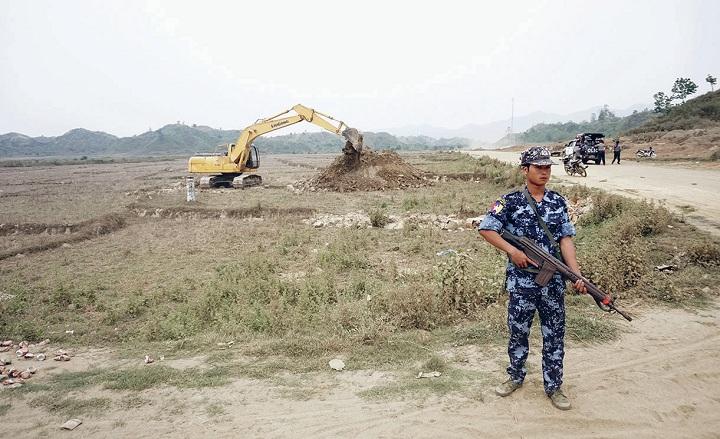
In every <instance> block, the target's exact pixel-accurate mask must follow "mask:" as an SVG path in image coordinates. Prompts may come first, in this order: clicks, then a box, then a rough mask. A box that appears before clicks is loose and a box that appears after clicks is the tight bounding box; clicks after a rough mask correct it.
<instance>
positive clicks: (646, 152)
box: [635, 149, 656, 159]
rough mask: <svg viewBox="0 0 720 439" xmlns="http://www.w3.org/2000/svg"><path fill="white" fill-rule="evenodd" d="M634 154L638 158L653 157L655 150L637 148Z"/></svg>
mask: <svg viewBox="0 0 720 439" xmlns="http://www.w3.org/2000/svg"><path fill="white" fill-rule="evenodd" d="M635 155H636V156H637V157H638V158H650V159H654V158H655V155H656V154H655V150H653V149H638V150H637V152H636V153H635Z"/></svg>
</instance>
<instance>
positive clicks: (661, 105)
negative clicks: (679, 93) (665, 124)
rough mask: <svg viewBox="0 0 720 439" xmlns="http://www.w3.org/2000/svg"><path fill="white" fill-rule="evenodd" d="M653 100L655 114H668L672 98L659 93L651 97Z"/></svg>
mask: <svg viewBox="0 0 720 439" xmlns="http://www.w3.org/2000/svg"><path fill="white" fill-rule="evenodd" d="M653 99H655V109H654V110H653V111H655V112H656V113H665V114H667V113H669V112H670V107H671V106H672V98H671V97H670V96H668V95H666V94H665V93H663V92H661V91H659V92H657V93H655V94H654V95H653Z"/></svg>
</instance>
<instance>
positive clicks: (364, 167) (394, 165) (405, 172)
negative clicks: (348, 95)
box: [303, 149, 430, 192]
mask: <svg viewBox="0 0 720 439" xmlns="http://www.w3.org/2000/svg"><path fill="white" fill-rule="evenodd" d="M429 184H430V182H429V181H428V180H427V178H426V176H425V174H424V173H423V172H422V171H420V170H419V169H416V168H415V167H413V166H411V165H409V164H408V163H406V162H405V161H404V160H403V159H402V158H400V156H399V155H398V154H397V153H395V152H392V151H383V152H376V151H370V150H367V149H366V150H364V151H363V153H362V155H360V158H359V161H357V159H356V158H355V157H354V156H352V155H343V156H340V157H338V158H337V159H335V161H334V162H333V163H332V164H331V165H330V166H328V167H327V168H326V169H325V170H324V171H322V172H321V173H320V175H318V176H317V177H315V178H313V179H312V180H310V181H308V182H306V183H305V184H304V185H303V186H304V189H310V190H317V189H322V190H329V191H336V192H352V191H382V190H387V189H401V188H408V187H422V186H427V185H429Z"/></svg>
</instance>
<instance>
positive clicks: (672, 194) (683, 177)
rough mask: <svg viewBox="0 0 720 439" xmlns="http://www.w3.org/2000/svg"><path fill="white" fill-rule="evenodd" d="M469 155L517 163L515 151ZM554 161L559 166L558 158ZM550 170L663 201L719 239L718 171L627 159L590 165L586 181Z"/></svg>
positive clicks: (560, 176) (558, 176)
mask: <svg viewBox="0 0 720 439" xmlns="http://www.w3.org/2000/svg"><path fill="white" fill-rule="evenodd" d="M470 154H471V155H473V156H479V155H487V156H490V157H494V158H497V159H499V160H503V161H507V162H509V163H517V160H518V153H517V152H501V151H471V152H470ZM556 160H557V161H558V163H560V159H559V158H557V159H556ZM608 163H609V162H608ZM553 171H554V177H553V178H555V179H557V180H558V181H564V182H567V183H571V184H575V183H577V184H584V185H587V186H592V187H597V188H601V189H604V190H606V191H609V192H614V193H618V194H622V195H627V196H630V197H634V198H645V199H653V200H658V201H662V202H664V203H666V205H667V206H668V207H669V208H671V209H672V210H674V211H676V212H679V213H683V214H684V215H685V218H686V220H687V222H688V223H690V224H693V225H694V226H696V227H698V228H701V229H703V230H707V231H708V232H710V233H712V234H714V235H716V236H720V201H718V200H720V196H719V195H718V194H720V170H717V169H690V168H687V167H681V166H677V165H672V164H668V165H663V164H661V163H660V164H658V163H653V164H646V163H638V162H636V161H634V160H627V159H626V160H623V161H622V164H621V165H619V166H618V165H617V164H615V165H610V164H608V165H606V166H596V165H593V164H590V165H589V167H588V170H587V171H588V176H587V177H585V178H583V177H569V176H568V175H566V174H565V172H564V171H563V169H562V167H561V166H558V167H557V169H553Z"/></svg>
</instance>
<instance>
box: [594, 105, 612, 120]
mask: <svg viewBox="0 0 720 439" xmlns="http://www.w3.org/2000/svg"><path fill="white" fill-rule="evenodd" d="M612 119H615V113H613V112H612V111H610V109H609V108H608V105H607V104H605V105H603V107H602V108H601V109H600V114H598V121H600V122H605V121H606V120H612Z"/></svg>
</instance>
